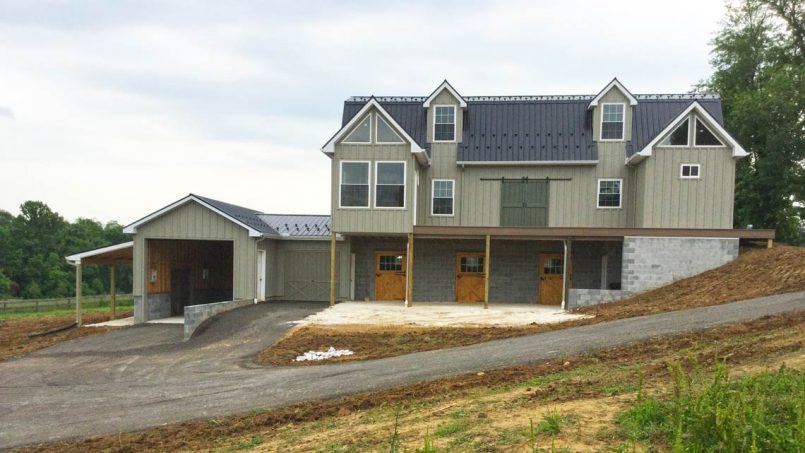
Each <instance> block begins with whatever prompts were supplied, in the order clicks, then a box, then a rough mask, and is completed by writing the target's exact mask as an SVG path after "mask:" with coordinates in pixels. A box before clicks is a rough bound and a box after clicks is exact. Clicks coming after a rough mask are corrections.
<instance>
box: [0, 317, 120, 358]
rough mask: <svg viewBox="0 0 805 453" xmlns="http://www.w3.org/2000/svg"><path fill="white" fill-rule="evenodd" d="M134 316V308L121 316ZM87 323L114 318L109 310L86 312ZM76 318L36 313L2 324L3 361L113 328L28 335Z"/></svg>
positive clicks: (0, 336)
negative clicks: (132, 311) (38, 314)
mask: <svg viewBox="0 0 805 453" xmlns="http://www.w3.org/2000/svg"><path fill="white" fill-rule="evenodd" d="M126 316H131V311H128V312H120V313H118V316H117V317H118V318H123V317H126ZM82 319H83V322H84V324H91V323H95V322H103V321H108V320H109V319H111V315H109V314H106V313H85V314H83V316H82ZM73 321H75V315H63V316H32V317H29V318H19V319H8V320H5V321H4V322H3V323H2V325H0V361H3V360H7V359H10V358H12V357H16V356H20V355H23V354H28V353H30V352H33V351H36V350H39V349H42V348H46V347H48V346H52V345H54V344H56V343H61V342H62V341H67V340H72V339H73V338H79V337H84V336H87V335H96V334H99V333H104V332H108V331H110V330H111V329H112V328H111V327H92V328H89V327H85V328H72V329H69V330H65V331H63V332H57V333H54V334H51V335H46V336H44V337H35V338H28V334H30V333H33V332H42V331H45V330H49V329H53V328H55V327H59V326H63V325H65V324H69V323H71V322H73Z"/></svg>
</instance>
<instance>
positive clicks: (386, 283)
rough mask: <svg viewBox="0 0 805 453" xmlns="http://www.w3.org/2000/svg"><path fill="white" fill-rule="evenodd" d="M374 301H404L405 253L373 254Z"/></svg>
mask: <svg viewBox="0 0 805 453" xmlns="http://www.w3.org/2000/svg"><path fill="white" fill-rule="evenodd" d="M375 300H405V253H401V252H376V253H375Z"/></svg>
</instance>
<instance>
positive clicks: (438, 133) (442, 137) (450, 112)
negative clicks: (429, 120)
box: [433, 105, 456, 142]
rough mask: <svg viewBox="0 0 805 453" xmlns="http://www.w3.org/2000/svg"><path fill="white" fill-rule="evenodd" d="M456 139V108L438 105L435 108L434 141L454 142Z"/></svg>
mask: <svg viewBox="0 0 805 453" xmlns="http://www.w3.org/2000/svg"><path fill="white" fill-rule="evenodd" d="M455 139H456V106H454V105H437V106H435V107H434V108H433V141H437V142H452V141H454V140H455Z"/></svg>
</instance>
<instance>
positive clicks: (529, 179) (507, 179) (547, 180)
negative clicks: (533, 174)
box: [481, 176, 572, 183]
mask: <svg viewBox="0 0 805 453" xmlns="http://www.w3.org/2000/svg"><path fill="white" fill-rule="evenodd" d="M481 181H500V182H523V183H529V182H551V181H572V178H551V177H546V178H529V177H528V176H523V177H522V178H506V177H502V178H481Z"/></svg>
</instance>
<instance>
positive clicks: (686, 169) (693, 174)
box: [679, 164, 699, 179]
mask: <svg viewBox="0 0 805 453" xmlns="http://www.w3.org/2000/svg"><path fill="white" fill-rule="evenodd" d="M679 177H680V178H682V179H699V164H682V165H681V166H680V167H679Z"/></svg>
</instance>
